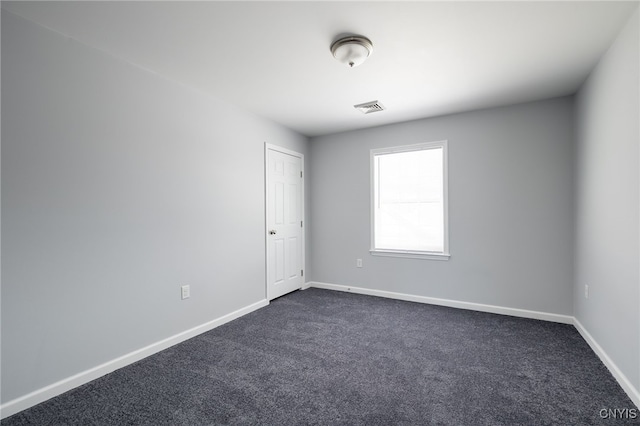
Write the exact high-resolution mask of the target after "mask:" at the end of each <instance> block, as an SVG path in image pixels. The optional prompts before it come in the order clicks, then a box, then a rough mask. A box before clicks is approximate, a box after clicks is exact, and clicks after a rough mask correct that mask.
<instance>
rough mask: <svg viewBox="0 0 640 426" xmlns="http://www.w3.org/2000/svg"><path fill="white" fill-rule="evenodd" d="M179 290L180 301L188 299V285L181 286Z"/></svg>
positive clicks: (189, 291)
mask: <svg viewBox="0 0 640 426" xmlns="http://www.w3.org/2000/svg"><path fill="white" fill-rule="evenodd" d="M180 289H181V290H182V300H184V299H188V298H189V297H190V296H191V289H190V288H189V286H188V285H183V286H182V287H180Z"/></svg>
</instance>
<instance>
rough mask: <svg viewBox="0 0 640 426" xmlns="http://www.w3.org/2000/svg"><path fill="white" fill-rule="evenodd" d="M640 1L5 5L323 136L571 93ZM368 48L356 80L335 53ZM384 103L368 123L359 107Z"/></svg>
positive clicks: (31, 17)
mask: <svg viewBox="0 0 640 426" xmlns="http://www.w3.org/2000/svg"><path fill="white" fill-rule="evenodd" d="M637 5H638V2H637V1H635V2H609V1H605V2H567V1H565V2H478V1H475V2H416V1H414V2H366V1H358V2H343V1H318V2H306V1H304V2H303V1H300V2H298V1H286V2H270V1H259V2H242V1H234V2H185V1H180V2H152V1H147V2H128V1H127V2H2V8H3V9H6V10H8V11H10V12H12V13H15V14H18V15H21V16H23V17H25V18H27V19H29V20H31V21H34V22H36V23H39V24H41V25H43V26H45V27H48V28H50V29H53V30H55V31H57V32H60V33H62V34H64V35H66V36H69V37H72V38H74V39H76V40H78V41H80V42H82V43H85V44H87V45H90V46H93V47H95V48H97V49H100V50H103V51H105V52H108V53H109V54H112V55H114V56H117V57H120V58H123V59H124V60H126V61H129V62H131V63H134V64H136V65H139V66H141V67H143V68H146V69H149V70H151V71H153V72H155V73H157V74H160V75H163V76H166V77H167V78H170V79H172V80H176V81H179V82H181V83H183V84H186V85H188V86H191V87H194V88H197V89H199V90H201V91H204V92H207V93H210V94H212V95H214V96H216V97H218V98H222V99H225V100H226V101H228V102H231V103H234V104H237V105H239V106H241V107H243V108H245V109H248V110H250V111H253V112H254V113H256V114H258V115H261V116H264V117H267V118H269V119H271V120H273V121H276V122H278V123H281V124H283V125H285V126H287V127H289V128H291V129H294V130H296V131H298V132H300V133H302V134H304V135H308V136H316V135H321V134H328V133H335V132H339V131H344V130H351V129H358V128H364V127H371V126H376V125H381V124H388V123H394V122H400V121H406V120H411V119H416V118H422V117H429V116H436V115H442V114H448V113H454V112H460V111H468V110H472V109H478V108H486V107H492V106H498V105H507V104H513V103H518V102H525V101H531V100H537V99H544V98H550V97H555V96H562V95H567V94H572V93H574V92H575V91H576V90H577V88H578V87H579V85H580V84H581V83H582V82H583V81H584V79H585V78H586V76H587V75H588V73H589V72H590V70H591V69H592V68H593V66H594V65H595V64H596V63H597V60H598V59H599V58H600V56H601V55H602V54H603V53H604V52H605V51H606V49H607V48H608V46H609V45H610V44H611V42H612V41H613V39H614V38H615V36H616V35H617V33H618V31H619V30H620V28H621V27H622V26H623V25H624V23H625V22H626V20H627V19H628V18H629V16H630V15H631V12H632V11H633V9H634V8H635V7H637ZM343 33H356V34H361V35H364V36H366V37H368V38H370V39H371V41H372V42H373V44H374V52H373V55H372V56H371V57H370V58H369V59H368V60H367V61H366V62H365V63H364V64H362V65H361V66H359V67H357V68H353V69H349V68H347V67H345V66H344V65H341V64H339V63H338V62H337V61H336V60H335V59H333V57H332V56H331V53H330V51H329V46H330V44H331V42H332V41H333V40H334V39H335V38H336V37H337V36H338V35H339V34H343ZM372 100H378V101H380V102H381V103H382V104H384V105H385V106H386V107H387V110H386V111H383V112H378V113H375V114H369V115H363V114H362V113H361V112H359V111H357V110H355V109H354V108H353V105H354V104H359V103H363V102H367V101H372Z"/></svg>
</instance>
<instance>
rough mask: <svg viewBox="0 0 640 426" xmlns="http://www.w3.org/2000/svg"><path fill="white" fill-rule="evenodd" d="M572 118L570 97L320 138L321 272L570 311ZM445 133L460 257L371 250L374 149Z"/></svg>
mask: <svg viewBox="0 0 640 426" xmlns="http://www.w3.org/2000/svg"><path fill="white" fill-rule="evenodd" d="M380 114H384V112H382V113H380ZM363 120H366V116H364V117H363ZM572 123H573V99H572V98H570V97H567V98H560V99H555V100H550V101H543V102H535V103H529V104H522V105H516V106H510V107H506V108H497V109H490V110H482V111H476V112H469V113H464V114H457V115H451V116H444V117H439V118H431V119H424V120H418V121H412V122H407V123H402V124H395V125H389V126H383V127H378V128H372V129H367V130H360V131H353V132H347V133H341V134H336V135H331V136H325V137H317V138H312V139H311V159H312V160H311V165H312V178H311V181H312V184H311V191H312V194H313V200H312V203H313V204H312V225H311V226H312V230H311V235H312V243H311V263H312V264H313V270H312V276H311V279H312V280H313V281H318V282H323V283H329V284H340V285H348V286H356V287H364V288H367V289H373V290H385V291H391V292H398V293H407V294H411V295H418V296H427V297H436V298H444V299H453V300H456V301H465V302H475V303H483V304H490V305H498V306H503V307H510V308H520V309H529V310H536V311H542V312H547V313H555V314H564V315H571V314H572V287H571V286H572V281H573V267H572V264H573V247H572V244H573V181H572V176H573V124H572ZM443 139H447V140H448V141H449V196H450V198H449V217H450V251H451V258H450V260H449V261H440V260H418V259H398V258H388V257H378V256H371V255H369V248H370V241H369V240H370V237H369V235H370V230H369V229H370V213H369V194H370V189H369V188H370V182H369V179H370V177H369V151H370V150H371V149H372V148H380V147H387V146H394V145H406V144H415V143H419V142H429V141H438V140H443ZM357 258H361V259H363V264H364V265H363V266H364V267H363V268H361V269H359V268H356V259H357Z"/></svg>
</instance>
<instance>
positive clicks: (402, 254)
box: [369, 250, 451, 260]
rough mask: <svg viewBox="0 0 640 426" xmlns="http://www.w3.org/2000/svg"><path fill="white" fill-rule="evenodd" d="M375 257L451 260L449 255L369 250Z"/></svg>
mask: <svg viewBox="0 0 640 426" xmlns="http://www.w3.org/2000/svg"><path fill="white" fill-rule="evenodd" d="M369 253H371V254H372V255H373V256H387V257H405V258H409V259H425V260H449V258H450V257H451V255H450V254H449V253H434V252H427V251H405V250H369Z"/></svg>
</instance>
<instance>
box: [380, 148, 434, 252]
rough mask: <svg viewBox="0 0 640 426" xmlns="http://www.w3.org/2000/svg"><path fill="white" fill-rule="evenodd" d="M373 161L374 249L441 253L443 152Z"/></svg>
mask: <svg viewBox="0 0 640 426" xmlns="http://www.w3.org/2000/svg"><path fill="white" fill-rule="evenodd" d="M374 161H375V163H374V168H375V169H374V179H375V182H374V185H375V188H374V197H375V201H374V202H375V207H374V209H375V210H374V221H375V227H374V239H375V241H374V247H375V248H376V249H392V250H412V251H430V252H443V251H444V200H443V198H444V192H443V176H444V173H443V148H442V147H437V148H431V149H420V150H417V151H408V152H396V153H385V154H379V155H376V156H375V158H374Z"/></svg>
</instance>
